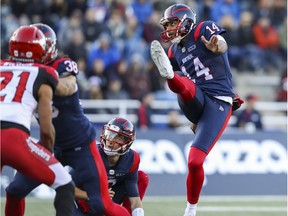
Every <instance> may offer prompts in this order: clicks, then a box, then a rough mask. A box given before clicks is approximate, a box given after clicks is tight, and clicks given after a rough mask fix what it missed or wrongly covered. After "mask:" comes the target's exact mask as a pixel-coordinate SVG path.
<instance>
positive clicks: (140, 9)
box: [128, 0, 153, 26]
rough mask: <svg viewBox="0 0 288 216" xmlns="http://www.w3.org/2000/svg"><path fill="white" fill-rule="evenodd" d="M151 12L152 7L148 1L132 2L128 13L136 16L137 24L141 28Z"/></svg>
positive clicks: (136, 0)
mask: <svg viewBox="0 0 288 216" xmlns="http://www.w3.org/2000/svg"><path fill="white" fill-rule="evenodd" d="M152 12H153V5H152V3H151V2H150V0H132V3H131V4H130V6H129V8H128V13H130V14H131V15H132V16H136V18H137V21H138V23H139V24H140V25H141V26H142V25H143V24H144V23H146V22H147V21H148V18H149V17H150V16H151V14H152Z"/></svg>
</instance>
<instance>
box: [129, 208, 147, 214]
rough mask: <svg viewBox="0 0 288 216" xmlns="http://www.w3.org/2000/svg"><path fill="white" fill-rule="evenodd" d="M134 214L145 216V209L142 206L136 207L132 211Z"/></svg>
mask: <svg viewBox="0 0 288 216" xmlns="http://www.w3.org/2000/svg"><path fill="white" fill-rule="evenodd" d="M132 216H144V210H143V209H142V208H136V209H134V210H133V211H132Z"/></svg>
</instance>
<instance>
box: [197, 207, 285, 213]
mask: <svg viewBox="0 0 288 216" xmlns="http://www.w3.org/2000/svg"><path fill="white" fill-rule="evenodd" d="M197 211H202V212H213V211H219V212H287V208H285V207H275V206H271V207H259V206H249V207H246V206H229V207H226V206H203V207H201V206H198V207H197Z"/></svg>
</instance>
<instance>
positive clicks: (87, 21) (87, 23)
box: [82, 8, 107, 43]
mask: <svg viewBox="0 0 288 216" xmlns="http://www.w3.org/2000/svg"><path fill="white" fill-rule="evenodd" d="M82 29H83V33H84V35H85V38H86V40H87V42H89V43H93V42H94V41H95V40H97V39H98V37H99V36H100V35H101V33H103V32H106V31H107V26H106V24H105V23H101V22H98V21H96V19H95V11H94V9H93V8H88V9H87V10H86V12H85V16H84V21H83V23H82Z"/></svg>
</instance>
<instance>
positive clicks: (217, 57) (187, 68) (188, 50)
mask: <svg viewBox="0 0 288 216" xmlns="http://www.w3.org/2000/svg"><path fill="white" fill-rule="evenodd" d="M224 32H225V30H224V29H223V28H222V27H221V26H219V25H218V24H217V23H215V22H212V21H205V22H200V23H199V24H197V26H196V27H195V28H193V29H192V30H191V33H190V34H189V35H188V36H187V37H189V38H188V40H187V42H186V43H185V45H184V46H182V45H181V43H179V44H172V45H171V47H170V48H169V50H168V56H169V59H170V61H171V64H172V66H173V69H174V70H177V69H179V70H181V72H182V73H183V74H184V75H185V76H186V77H188V78H189V79H191V80H192V81H193V82H195V83H196V85H197V86H198V87H199V88H201V89H202V91H203V92H205V93H207V94H208V95H210V96H231V97H232V96H233V95H234V94H233V89H232V74H231V70H230V65H229V62H228V56H227V52H225V53H224V54H217V53H213V52H211V51H210V50H208V49H207V48H206V46H205V44H204V43H203V42H202V40H201V36H202V35H203V36H204V37H205V38H206V40H209V39H210V37H211V36H212V35H220V34H222V33H224Z"/></svg>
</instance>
